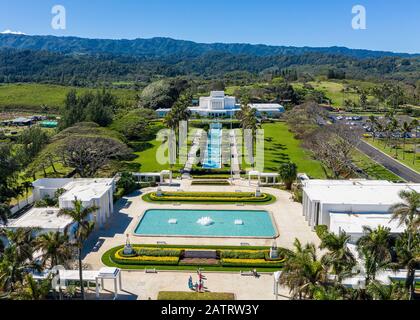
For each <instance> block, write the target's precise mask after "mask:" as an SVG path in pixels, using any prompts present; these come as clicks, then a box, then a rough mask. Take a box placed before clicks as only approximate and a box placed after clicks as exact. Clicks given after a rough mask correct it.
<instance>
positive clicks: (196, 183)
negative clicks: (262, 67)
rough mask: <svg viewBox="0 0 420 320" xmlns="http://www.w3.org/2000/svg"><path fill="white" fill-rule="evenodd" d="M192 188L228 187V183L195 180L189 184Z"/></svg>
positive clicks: (224, 181)
mask: <svg viewBox="0 0 420 320" xmlns="http://www.w3.org/2000/svg"><path fill="white" fill-rule="evenodd" d="M191 185H192V186H230V183H229V181H226V180H213V181H212V180H209V181H206V180H201V181H200V180H195V181H193V182H191Z"/></svg>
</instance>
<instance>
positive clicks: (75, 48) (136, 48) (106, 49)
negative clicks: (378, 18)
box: [0, 34, 410, 58]
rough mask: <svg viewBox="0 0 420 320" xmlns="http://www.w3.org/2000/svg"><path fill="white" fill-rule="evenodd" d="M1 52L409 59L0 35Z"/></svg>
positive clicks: (353, 52) (341, 50)
mask: <svg viewBox="0 0 420 320" xmlns="http://www.w3.org/2000/svg"><path fill="white" fill-rule="evenodd" d="M0 48H15V49H30V50H36V51H38V50H47V51H52V52H60V53H79V54H112V55H129V56H153V57H166V56H173V55H178V56H180V57H185V56H188V57H196V56H200V55H203V54H206V53H209V52H222V53H230V54H234V55H242V54H244V55H251V56H277V55H301V54H305V53H310V52H316V53H322V54H339V55H346V56H351V57H355V58H377V57H385V56H398V57H410V55H409V54H406V53H394V52H384V51H371V50H359V49H349V48H345V47H326V48H312V47H290V46H268V45H262V44H260V45H252V44H244V43H231V44H227V43H213V44H206V43H196V42H192V41H184V40H175V39H170V38H152V39H135V40H108V39H84V38H77V37H54V36H25V35H13V34H0Z"/></svg>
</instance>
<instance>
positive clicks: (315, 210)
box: [303, 180, 420, 241]
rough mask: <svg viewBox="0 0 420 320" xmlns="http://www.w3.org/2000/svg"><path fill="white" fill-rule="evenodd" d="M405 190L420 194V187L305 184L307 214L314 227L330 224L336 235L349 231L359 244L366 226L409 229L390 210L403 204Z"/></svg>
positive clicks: (358, 182) (356, 182) (363, 182)
mask: <svg viewBox="0 0 420 320" xmlns="http://www.w3.org/2000/svg"><path fill="white" fill-rule="evenodd" d="M402 190H407V191H413V190H414V191H417V192H420V184H412V183H402V184H399V183H392V182H389V181H370V180H342V181H335V180H334V181H332V180H305V181H303V215H304V217H305V219H306V221H308V224H309V225H310V226H311V227H315V226H318V225H326V226H327V227H328V229H329V230H330V231H331V232H334V233H336V234H338V233H340V232H341V231H344V232H346V233H347V234H349V235H350V236H351V238H352V241H356V240H357V239H358V238H360V237H361V236H362V235H363V227H364V226H366V227H370V228H373V229H375V228H377V227H378V226H383V227H388V228H390V229H391V233H395V234H398V233H401V232H403V231H404V228H405V226H404V225H400V224H399V223H398V221H393V220H392V215H391V214H390V212H389V209H390V207H391V206H392V205H394V204H396V203H400V202H402V199H401V198H400V197H399V193H400V191H402Z"/></svg>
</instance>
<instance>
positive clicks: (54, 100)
mask: <svg viewBox="0 0 420 320" xmlns="http://www.w3.org/2000/svg"><path fill="white" fill-rule="evenodd" d="M71 89H73V88H72V87H66V86H58V85H50V84H35V83H17V84H3V85H0V110H1V109H2V110H4V111H7V110H31V111H40V110H41V106H43V105H46V106H48V107H49V109H50V111H53V110H57V109H58V108H59V107H61V106H62V105H63V103H64V99H65V97H66V94H67V92H68V91H69V90H71ZM74 89H76V90H77V92H79V93H83V92H86V91H89V90H95V89H87V88H74ZM110 91H111V92H112V93H113V94H115V95H116V96H117V97H118V98H119V99H120V100H121V101H126V102H128V103H134V102H135V96H136V91H133V90H129V89H110Z"/></svg>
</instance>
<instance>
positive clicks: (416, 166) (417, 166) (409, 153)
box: [365, 138, 420, 172]
mask: <svg viewBox="0 0 420 320" xmlns="http://www.w3.org/2000/svg"><path fill="white" fill-rule="evenodd" d="M365 140H366V142H368V143H370V144H371V145H373V146H374V147H375V148H377V149H379V150H381V151H382V152H384V153H386V154H387V155H389V156H391V157H392V158H394V159H396V160H398V161H399V162H401V163H403V164H405V165H406V166H408V167H410V168H411V169H413V170H416V171H417V172H420V154H418V153H417V154H416V155H414V144H413V143H412V142H411V141H409V139H407V144H406V146H405V151H404V153H405V159H404V157H403V144H402V141H401V144H400V145H399V146H398V157H395V149H394V148H390V147H388V146H385V144H384V141H380V140H375V141H373V139H371V138H367V139H365ZM414 156H416V159H415V161H413V160H414Z"/></svg>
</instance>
